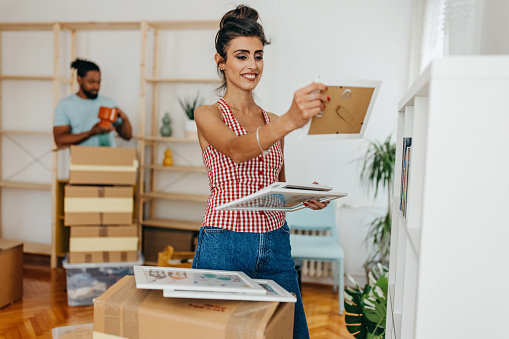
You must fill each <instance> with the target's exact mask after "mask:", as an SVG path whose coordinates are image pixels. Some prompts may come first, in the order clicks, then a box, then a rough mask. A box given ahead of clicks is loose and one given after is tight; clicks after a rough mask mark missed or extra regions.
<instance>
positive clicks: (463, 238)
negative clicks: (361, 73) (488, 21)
mask: <svg viewBox="0 0 509 339" xmlns="http://www.w3.org/2000/svg"><path fill="white" fill-rule="evenodd" d="M508 98H509V57H508V56H469V57H465V56H463V57H446V58H441V59H437V60H435V61H434V62H432V64H431V65H430V66H429V67H428V68H427V69H426V70H425V71H424V72H423V74H421V76H420V77H419V78H418V79H417V81H416V82H415V83H414V84H413V86H412V87H411V88H410V89H409V90H408V92H407V93H406V95H405V96H404V97H403V99H402V100H401V101H400V103H399V113H398V114H399V117H398V137H397V138H398V139H397V156H396V173H395V175H396V176H395V178H399V177H400V175H401V168H402V166H401V163H402V153H403V145H402V142H403V137H411V138H412V149H411V158H410V169H409V182H408V193H407V212H406V217H403V215H402V213H401V212H400V210H399V206H400V192H401V181H400V180H398V179H396V180H395V190H394V192H395V193H394V197H393V199H394V200H393V202H394V203H393V206H394V210H393V222H392V223H393V224H392V240H391V241H392V242H391V260H390V272H389V299H390V300H389V307H388V314H387V330H386V333H387V338H398V339H410V338H416V339H429V338H434V339H437V338H448V339H449V338H501V337H504V336H506V335H507V334H506V333H507V330H506V329H505V326H504V324H505V323H506V322H507V319H508V318H509V308H508V307H507V305H508V304H509V294H508V293H506V292H505V286H506V282H507V278H508V277H509V273H508V270H507V267H508V264H507V259H506V247H507V240H508V239H509V219H508V217H507V210H508V209H509V207H508V206H509V204H508V203H509V198H508V192H509V102H508V101H509V100H508ZM504 333H505V334H504ZM503 334H504V335H503Z"/></svg>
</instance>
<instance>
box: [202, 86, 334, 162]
mask: <svg viewBox="0 0 509 339" xmlns="http://www.w3.org/2000/svg"><path fill="white" fill-rule="evenodd" d="M325 89H326V87H325V85H323V84H320V83H312V84H310V85H308V86H306V87H304V88H302V89H300V90H298V91H296V92H295V94H294V98H293V102H292V105H291V107H290V109H289V110H288V112H286V113H285V114H283V115H282V116H281V117H279V118H278V119H276V120H275V121H273V122H271V123H269V124H267V125H264V126H262V127H261V128H260V129H259V130H258V138H259V141H260V145H261V147H262V148H263V149H269V148H270V147H271V146H272V145H273V144H274V143H276V142H277V141H278V140H281V139H283V138H284V136H285V135H287V134H289V133H290V132H292V131H293V130H295V129H297V128H300V127H302V126H304V125H305V124H306V123H307V122H308V121H309V119H311V118H312V117H314V116H315V115H317V114H318V113H320V112H321V111H322V110H323V108H324V103H325V102H327V97H326V96H325V95H323V94H322V93H321V92H315V91H325ZM195 120H196V125H197V127H198V135H199V137H200V144H201V146H202V149H205V148H206V146H208V144H210V145H212V146H213V147H214V148H215V149H217V150H218V151H219V152H221V153H223V154H225V155H226V156H228V157H230V158H231V159H232V160H233V161H234V162H236V163H241V162H245V161H248V160H251V159H253V158H254V157H256V156H258V155H260V154H261V150H260V146H259V145H258V140H257V138H256V131H257V130H256V129H255V130H253V131H248V134H246V135H242V136H237V135H236V134H235V132H233V131H232V130H230V129H229V128H228V126H226V125H225V124H224V122H223V121H222V118H221V113H220V110H219V108H218V107H217V106H215V105H211V106H202V107H199V108H198V109H196V111H195ZM204 146H205V147H204Z"/></svg>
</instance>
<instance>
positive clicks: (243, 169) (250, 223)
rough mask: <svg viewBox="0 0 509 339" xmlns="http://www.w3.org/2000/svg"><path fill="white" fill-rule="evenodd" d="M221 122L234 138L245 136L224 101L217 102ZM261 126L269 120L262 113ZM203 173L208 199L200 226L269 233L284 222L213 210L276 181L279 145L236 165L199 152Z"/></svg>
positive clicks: (212, 152) (279, 217)
mask: <svg viewBox="0 0 509 339" xmlns="http://www.w3.org/2000/svg"><path fill="white" fill-rule="evenodd" d="M218 104H219V107H221V112H222V114H223V120H224V122H225V124H226V126H228V127H229V128H230V129H231V130H232V131H234V132H235V134H236V135H237V136H241V135H244V134H247V131H246V130H245V129H244V128H243V127H242V126H241V125H240V124H239V122H238V121H237V119H235V117H234V116H233V114H232V111H231V109H230V107H229V106H228V104H227V103H226V101H225V100H224V99H220V100H219V101H218ZM262 113H263V117H264V119H265V123H266V124H268V123H269V122H270V119H269V116H268V115H267V113H266V112H265V111H264V110H263V109H262ZM202 156H203V163H204V164H205V168H206V169H207V174H208V177H209V186H210V196H209V198H208V201H207V207H206V209H205V215H204V217H203V220H202V226H214V227H221V228H225V229H228V230H231V231H236V232H256V233H260V232H270V231H273V230H275V229H277V228H279V227H281V226H283V224H284V222H285V214H284V212H281V211H216V210H215V207H216V206H219V205H222V204H225V203H227V202H230V201H233V200H235V199H239V198H242V197H244V196H246V195H249V194H252V193H255V192H257V191H258V190H260V189H262V188H264V187H265V186H268V185H270V184H272V183H273V182H275V181H277V179H278V177H279V172H280V171H281V167H282V166H283V151H282V150H281V142H280V141H278V142H276V143H275V144H274V145H272V147H271V150H270V153H269V154H268V155H265V156H263V155H260V156H258V157H256V158H253V159H251V160H249V161H246V162H243V163H240V164H236V163H235V162H234V161H233V160H232V159H231V158H229V157H227V156H226V155H224V154H223V153H220V152H219V151H218V150H216V149H215V148H214V147H212V146H211V145H209V146H208V147H207V148H206V149H205V151H204V152H203V155H202Z"/></svg>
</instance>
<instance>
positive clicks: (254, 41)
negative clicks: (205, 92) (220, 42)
mask: <svg viewBox="0 0 509 339" xmlns="http://www.w3.org/2000/svg"><path fill="white" fill-rule="evenodd" d="M219 67H220V68H222V69H224V74H225V76H226V83H227V86H228V88H230V86H236V87H239V88H241V89H244V90H253V89H255V87H256V85H258V82H259V81H260V78H261V77H262V72H263V43H262V42H261V41H260V39H259V38H257V37H238V38H235V39H233V40H232V41H231V43H230V47H229V48H228V50H227V52H226V62H224V60H223V61H222V62H219Z"/></svg>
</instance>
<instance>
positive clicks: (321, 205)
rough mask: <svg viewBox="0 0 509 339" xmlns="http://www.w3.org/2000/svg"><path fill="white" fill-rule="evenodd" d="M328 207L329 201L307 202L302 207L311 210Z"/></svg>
mask: <svg viewBox="0 0 509 339" xmlns="http://www.w3.org/2000/svg"><path fill="white" fill-rule="evenodd" d="M328 205H329V201H326V202H320V201H318V200H309V201H308V202H304V206H306V207H307V208H311V209H312V210H321V209H322V208H325V207H327V206H328Z"/></svg>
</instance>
